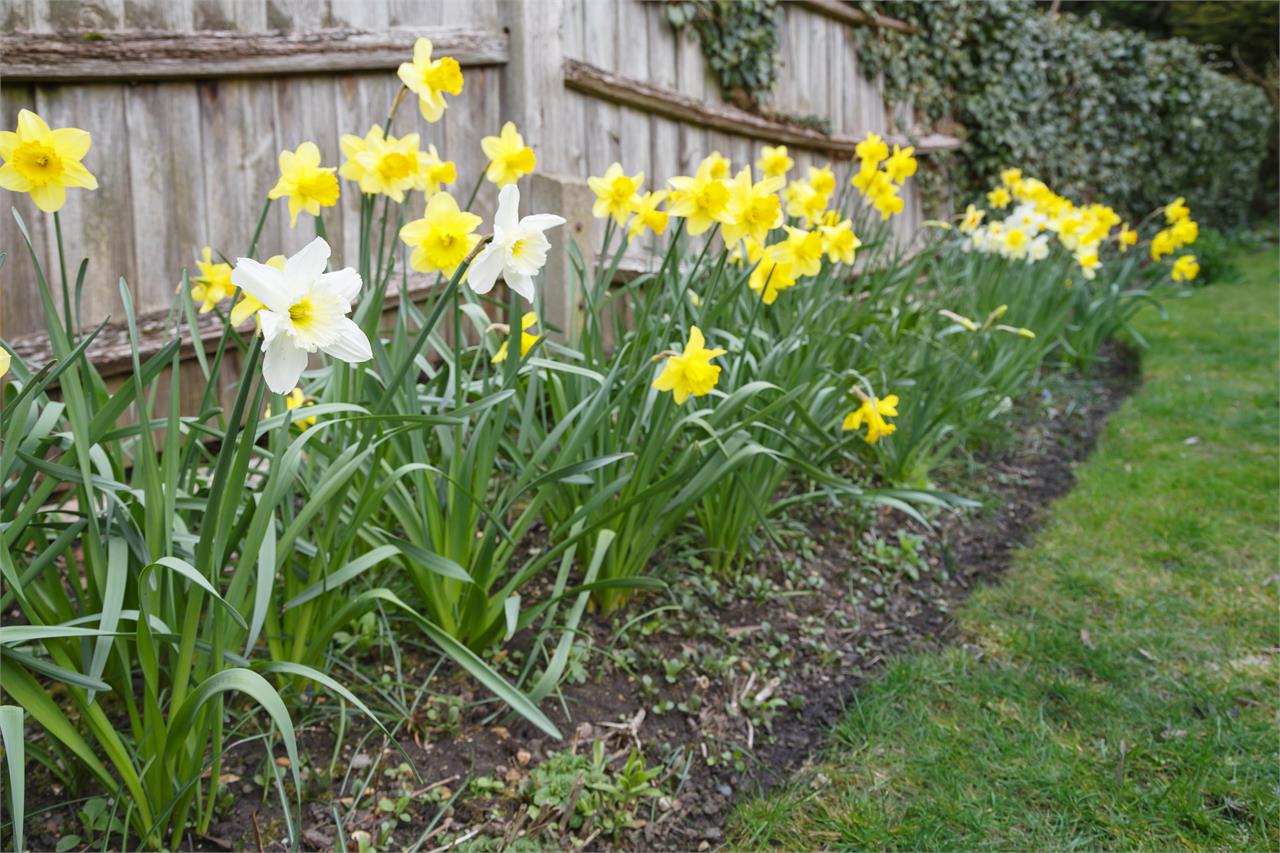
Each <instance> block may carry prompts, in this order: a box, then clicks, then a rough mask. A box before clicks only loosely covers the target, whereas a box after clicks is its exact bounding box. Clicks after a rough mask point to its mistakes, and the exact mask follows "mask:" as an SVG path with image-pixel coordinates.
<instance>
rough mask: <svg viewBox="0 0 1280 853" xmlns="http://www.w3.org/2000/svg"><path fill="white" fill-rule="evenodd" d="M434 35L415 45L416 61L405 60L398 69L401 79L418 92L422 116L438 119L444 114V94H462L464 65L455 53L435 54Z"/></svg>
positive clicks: (414, 57) (433, 120)
mask: <svg viewBox="0 0 1280 853" xmlns="http://www.w3.org/2000/svg"><path fill="white" fill-rule="evenodd" d="M431 49H432V45H431V39H427V38H420V39H418V40H417V42H415V43H414V45H413V62H402V63H400V68H399V70H398V71H397V72H396V74H397V76H399V77H400V82H401V83H404V85H405V87H406V88H408V90H409V91H410V92H413V93H414V94H415V95H417V96H418V109H420V110H421V111H422V117H423V118H425V119H426V120H427V121H429V122H436V121H439V120H440V117H441V116H442V115H444V108H445V102H444V96H445V95H446V94H449V95H460V94H462V66H461V65H459V64H458V60H456V59H454V58H453V57H451V56H442V57H440V58H439V59H434V60H433V59H432V58H431Z"/></svg>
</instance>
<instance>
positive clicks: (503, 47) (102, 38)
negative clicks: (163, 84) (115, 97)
mask: <svg viewBox="0 0 1280 853" xmlns="http://www.w3.org/2000/svg"><path fill="white" fill-rule="evenodd" d="M419 36H426V37H427V38H429V39H431V41H432V43H433V45H434V47H435V55H436V56H442V55H443V56H452V57H453V58H454V59H456V60H458V62H459V63H460V64H462V65H464V66H479V65H503V64H505V63H506V62H507V36H506V34H505V33H498V32H490V31H487V30H474V29H456V28H450V29H443V28H440V29H426V30H391V31H388V32H376V33H375V32H367V31H364V30H344V29H331V30H318V31H315V32H309V33H250V34H246V33H233V32H196V33H176V32H106V33H96V32H93V33H91V32H85V33H75V34H72V33H27V32H17V33H4V34H0V75H2V76H3V78H4V80H5V82H6V83H8V82H14V81H18V80H38V81H42V82H43V81H66V80H99V81H100V80H156V79H170V80H172V79H199V78H204V77H251V76H262V75H272V76H283V75H292V74H318V73H332V72H335V71H376V70H383V69H388V68H395V67H397V66H398V65H399V64H400V63H401V62H405V61H407V60H409V59H410V58H411V57H412V55H413V44H414V41H416V40H417V38H418V37H419Z"/></svg>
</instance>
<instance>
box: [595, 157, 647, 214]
mask: <svg viewBox="0 0 1280 853" xmlns="http://www.w3.org/2000/svg"><path fill="white" fill-rule="evenodd" d="M642 184H644V172H637V173H636V174H634V175H631V176H628V175H627V174H626V173H625V172H623V171H622V164H621V163H612V164H610V165H609V168H608V169H605V171H604V175H603V176H600V177H591V178H587V186H589V187H590V188H591V191H592V192H593V193H595V194H596V201H595V204H593V205H592V206H591V215H592V216H594V217H596V218H597V219H603V218H605V217H606V216H612V217H613V221H614V222H617V223H618V224H619V225H624V224H626V221H627V217H628V216H630V215H631V209H632V207H634V206H635V204H636V202H637V201H639V200H640V196H639V193H640V187H641V185H642Z"/></svg>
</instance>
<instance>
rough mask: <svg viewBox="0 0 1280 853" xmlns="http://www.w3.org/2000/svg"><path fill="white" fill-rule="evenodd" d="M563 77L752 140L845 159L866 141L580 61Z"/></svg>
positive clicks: (945, 140) (947, 141)
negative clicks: (718, 103)
mask: <svg viewBox="0 0 1280 853" xmlns="http://www.w3.org/2000/svg"><path fill="white" fill-rule="evenodd" d="M564 77H565V85H566V86H568V87H569V88H570V89H573V90H574V91H578V92H582V93H584V94H587V95H591V96H593V97H595V98H599V99H601V100H605V101H611V102H613V103H616V104H622V105H625V106H628V107H631V108H633V109H638V110H643V111H645V112H650V113H653V114H655V115H662V116H666V117H668V118H671V119H674V120H676V121H683V122H689V123H691V124H699V125H702V126H704V127H708V128H715V129H717V130H722V131H725V132H727V133H732V134H737V135H740V136H746V137H750V138H753V139H760V140H769V141H772V142H785V143H787V144H790V145H799V146H801V147H804V148H809V149H812V150H816V151H829V152H832V153H836V154H844V155H846V156H847V155H850V154H852V153H853V151H854V148H855V147H856V146H857V144H858V142H860V141H861V137H856V136H848V135H844V134H832V135H830V136H828V135H827V134H824V133H821V132H819V131H817V130H813V129H811V128H808V127H803V126H798V125H791V124H786V123H783V122H780V121H776V120H774V119H770V118H766V117H764V116H761V115H758V114H756V113H751V112H747V111H746V110H741V109H738V108H737V107H732V106H713V105H710V104H704V103H700V102H698V101H696V100H694V99H693V98H690V97H687V96H685V95H681V94H680V93H679V92H674V91H671V90H670V89H663V88H660V87H658V86H654V85H651V84H649V83H646V82H644V81H641V80H635V79H632V78H629V77H624V76H622V75H620V74H616V73H613V72H611V71H607V70H605V69H603V68H599V67H597V66H595V65H590V64H588V63H585V62H580V61H578V60H575V59H566V60H565V66H564ZM886 138H887V139H888V141H889V142H890V143H893V144H899V145H910V144H912V143H911V142H910V141H909V140H908V139H907V138H906V137H905V136H902V135H900V134H892V135H890V136H888V137H886ZM958 147H960V140H958V139H956V138H955V137H953V136H946V135H944V134H939V133H933V134H929V135H927V136H924V137H922V138H920V139H919V140H917V141H916V142H915V148H916V151H917V152H919V153H922V154H925V153H929V152H931V151H944V150H950V149H954V148H958Z"/></svg>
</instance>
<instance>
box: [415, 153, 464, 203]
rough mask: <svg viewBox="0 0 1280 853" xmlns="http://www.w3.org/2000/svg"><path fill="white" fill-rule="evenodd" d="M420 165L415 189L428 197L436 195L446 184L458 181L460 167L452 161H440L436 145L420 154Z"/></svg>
mask: <svg viewBox="0 0 1280 853" xmlns="http://www.w3.org/2000/svg"><path fill="white" fill-rule="evenodd" d="M418 165H419V168H418V173H417V175H416V176H415V177H416V180H415V181H414V186H413V188H414V189H415V190H422V191H423V192H425V193H426V194H427V195H434V194H435V193H438V192H440V190H441V188H442V187H443V186H444V185H445V184H452V183H453V182H454V181H456V180H458V167H457V166H455V165H454V163H453V161H452V160H442V159H440V155H439V154H438V153H437V152H436V147H435V146H434V145H428V146H427V150H426V151H424V152H420V153H419V156H418Z"/></svg>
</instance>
